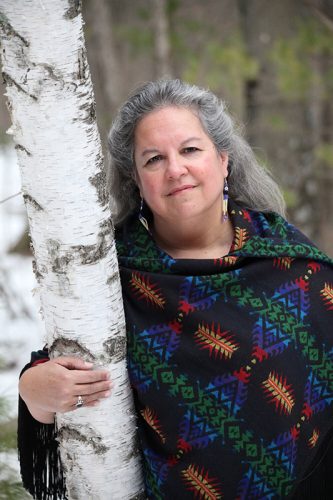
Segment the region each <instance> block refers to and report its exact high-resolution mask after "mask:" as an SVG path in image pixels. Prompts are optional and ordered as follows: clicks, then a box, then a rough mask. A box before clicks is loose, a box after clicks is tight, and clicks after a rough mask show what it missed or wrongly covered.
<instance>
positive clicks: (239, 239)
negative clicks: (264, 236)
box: [233, 227, 249, 250]
mask: <svg viewBox="0 0 333 500" xmlns="http://www.w3.org/2000/svg"><path fill="white" fill-rule="evenodd" d="M248 238H249V235H248V231H247V230H246V229H241V228H240V227H236V228H235V240H234V241H235V243H234V248H233V250H240V249H241V248H242V247H243V245H244V243H245V242H246V240H247V239H248Z"/></svg>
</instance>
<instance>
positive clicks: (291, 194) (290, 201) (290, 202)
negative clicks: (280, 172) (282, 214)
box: [282, 188, 299, 209]
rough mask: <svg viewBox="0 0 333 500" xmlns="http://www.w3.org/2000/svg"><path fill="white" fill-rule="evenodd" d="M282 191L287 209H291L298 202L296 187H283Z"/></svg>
mask: <svg viewBox="0 0 333 500" xmlns="http://www.w3.org/2000/svg"><path fill="white" fill-rule="evenodd" d="M282 193H283V197H284V199H285V202H286V205H287V209H293V208H295V207H297V205H298V203H299V196H298V193H297V191H296V189H287V188H285V189H283V190H282Z"/></svg>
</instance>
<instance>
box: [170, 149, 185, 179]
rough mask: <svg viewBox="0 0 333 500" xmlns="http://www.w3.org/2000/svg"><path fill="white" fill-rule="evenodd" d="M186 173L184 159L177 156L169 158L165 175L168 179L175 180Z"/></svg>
mask: <svg viewBox="0 0 333 500" xmlns="http://www.w3.org/2000/svg"><path fill="white" fill-rule="evenodd" d="M186 173H187V166H186V163H185V159H184V158H183V157H182V156H181V155H179V154H174V155H171V156H169V158H168V161H167V166H166V175H167V177H168V179H177V178H179V177H181V176H182V175H184V174H186Z"/></svg>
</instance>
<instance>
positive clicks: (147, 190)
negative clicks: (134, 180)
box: [139, 176, 158, 198]
mask: <svg viewBox="0 0 333 500" xmlns="http://www.w3.org/2000/svg"><path fill="white" fill-rule="evenodd" d="M139 187H140V191H141V193H142V194H143V196H144V197H145V198H151V197H152V196H154V194H155V193H156V192H157V191H158V181H157V179H154V178H152V177H150V176H141V179H140V183H139Z"/></svg>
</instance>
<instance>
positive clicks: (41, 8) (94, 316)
mask: <svg viewBox="0 0 333 500" xmlns="http://www.w3.org/2000/svg"><path fill="white" fill-rule="evenodd" d="M80 7H81V6H80V2H79V1H76V0H75V1H74V0H20V1H19V2H13V1H12V0H0V35H1V43H2V64H3V76H4V79H5V82H6V90H7V97H8V102H9V108H10V111H11V117H12V127H11V133H12V134H13V137H14V140H15V142H16V149H17V154H18V160H19V164H20V169H21V175H22V191H23V193H24V199H25V202H26V206H27V212H28V218H29V225H30V233H31V238H32V242H33V247H34V253H35V259H36V262H35V273H36V277H37V280H38V283H39V288H40V297H41V304H42V310H43V315H44V318H45V327H46V336H47V343H48V345H49V346H50V349H51V352H52V354H53V355H54V356H57V355H66V354H67V355H68V354H70V355H78V356H82V357H83V358H85V359H87V360H90V361H93V362H94V364H95V366H103V367H105V368H107V369H109V370H110V372H111V378H112V380H113V382H114V388H113V392H112V396H111V398H109V399H108V400H106V401H104V402H103V403H102V404H101V405H100V407H98V408H90V409H89V408H83V409H82V410H80V411H78V412H71V413H67V414H62V415H57V424H58V429H59V437H60V442H61V451H62V461H63V465H64V468H65V474H66V481H67V489H68V494H69V497H70V498H79V499H94V500H98V499H101V500H105V499H106V498H112V499H129V498H133V497H136V496H139V495H140V493H141V492H142V491H143V483H142V479H141V474H140V461H139V451H138V448H137V445H136V438H135V417H134V409H133V403H132V395H131V390H130V386H129V383H128V378H127V370H126V364H125V359H126V338H125V321H124V313H123V304H122V296H121V288H120V280H119V272H118V264H117V258H116V251H115V246H114V240H113V229H112V224H111V218H110V217H111V214H110V210H109V204H108V195H107V193H106V189H105V173H104V168H103V158H102V153H101V146H100V138H99V135H98V131H97V126H96V119H95V105H94V100H93V92H92V85H91V79H90V73H89V68H88V66H87V60H86V51H85V46H84V38H83V31H82V17H81V14H80Z"/></svg>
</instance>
